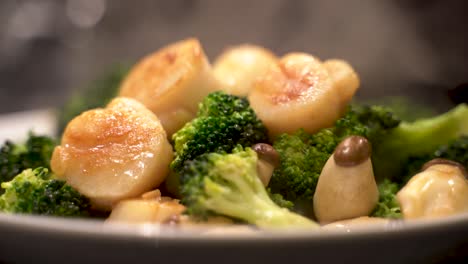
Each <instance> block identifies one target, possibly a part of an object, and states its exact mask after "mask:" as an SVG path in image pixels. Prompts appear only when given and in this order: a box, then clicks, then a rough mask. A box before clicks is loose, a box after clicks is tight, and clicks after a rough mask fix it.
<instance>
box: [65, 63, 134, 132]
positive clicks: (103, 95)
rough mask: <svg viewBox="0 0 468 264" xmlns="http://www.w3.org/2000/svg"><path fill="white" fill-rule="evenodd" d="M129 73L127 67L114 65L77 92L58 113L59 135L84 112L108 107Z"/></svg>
mask: <svg viewBox="0 0 468 264" xmlns="http://www.w3.org/2000/svg"><path fill="white" fill-rule="evenodd" d="M127 73H128V67H127V66H126V65H124V64H116V65H112V66H111V67H109V69H106V70H105V71H104V73H103V74H102V75H101V76H99V78H97V79H96V80H94V81H92V82H91V83H89V84H88V85H86V86H85V87H83V88H82V89H79V90H77V91H75V93H73V94H72V95H71V96H70V98H68V100H67V101H66V102H65V103H64V105H63V106H62V107H61V108H60V109H59V110H58V111H57V114H58V117H57V119H58V120H57V134H59V135H60V134H62V133H63V131H64V130H65V127H66V126H67V124H68V123H69V122H70V121H71V120H72V119H73V118H75V117H77V116H78V115H80V114H81V113H83V112H84V111H87V110H91V109H94V108H98V107H104V106H106V104H108V103H109V102H110V101H111V100H112V99H113V98H114V97H116V96H117V94H118V93H119V86H120V83H121V82H122V80H123V79H124V78H125V76H126V75H127Z"/></svg>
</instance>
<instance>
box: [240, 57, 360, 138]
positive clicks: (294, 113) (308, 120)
mask: <svg viewBox="0 0 468 264" xmlns="http://www.w3.org/2000/svg"><path fill="white" fill-rule="evenodd" d="M335 62H336V61H335ZM329 66H330V67H328V68H327V67H325V66H324V64H323V63H322V62H321V61H320V60H319V59H317V58H315V57H313V56H311V55H309V54H306V53H289V54H286V55H285V56H283V57H282V58H280V60H279V61H278V63H276V64H273V65H272V66H271V67H270V68H269V69H268V71H267V72H266V73H265V74H264V75H263V76H260V77H259V79H258V80H257V81H256V82H255V83H254V87H253V89H252V90H251V92H250V94H249V101H250V103H251V105H252V108H253V109H254V110H255V112H256V113H257V115H258V117H259V118H260V119H261V120H262V122H263V123H265V126H266V127H267V129H268V133H269V135H270V138H271V139H272V140H274V139H275V137H277V136H278V135H280V134H282V133H293V132H294V131H296V130H298V129H300V128H302V129H304V130H305V131H306V132H308V133H315V132H317V131H319V130H320V129H322V128H327V127H329V126H331V125H333V123H334V122H335V121H336V120H337V119H338V118H339V117H340V115H341V114H343V111H344V110H345V109H346V106H347V104H348V102H349V101H350V100H351V98H352V96H353V95H354V93H355V92H356V90H357V89H358V86H359V80H358V79H357V75H356V73H354V70H353V69H352V68H351V67H350V66H349V65H348V64H347V63H344V62H343V63H341V62H337V63H331V64H330V65H329ZM341 68H343V69H341Z"/></svg>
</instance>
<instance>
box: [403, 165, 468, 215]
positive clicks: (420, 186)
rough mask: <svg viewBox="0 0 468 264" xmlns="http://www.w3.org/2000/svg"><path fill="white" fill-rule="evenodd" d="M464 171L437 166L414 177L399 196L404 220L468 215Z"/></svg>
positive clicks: (458, 168) (447, 166)
mask: <svg viewBox="0 0 468 264" xmlns="http://www.w3.org/2000/svg"><path fill="white" fill-rule="evenodd" d="M462 170H464V169H462ZM462 170H461V169H460V167H458V166H452V165H449V164H436V165H432V166H430V167H429V168H427V169H425V170H424V171H422V172H420V173H418V174H416V175H414V176H413V177H412V178H411V179H410V181H409V182H408V183H407V184H406V185H405V187H403V188H402V189H401V190H400V191H399V192H398V193H397V199H398V202H399V203H400V206H401V212H402V214H403V217H404V218H405V219H415V218H437V217H444V216H449V215H454V214H458V213H466V212H468V181H467V180H466V178H465V175H464V171H462Z"/></svg>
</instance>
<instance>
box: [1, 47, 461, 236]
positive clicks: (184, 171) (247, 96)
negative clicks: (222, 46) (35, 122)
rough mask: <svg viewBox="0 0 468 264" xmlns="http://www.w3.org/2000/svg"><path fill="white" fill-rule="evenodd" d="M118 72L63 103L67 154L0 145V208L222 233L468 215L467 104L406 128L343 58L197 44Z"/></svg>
mask: <svg viewBox="0 0 468 264" xmlns="http://www.w3.org/2000/svg"><path fill="white" fill-rule="evenodd" d="M124 72H126V71H123V70H122V71H117V72H114V73H112V74H111V75H109V76H108V77H106V78H104V79H102V81H100V82H97V83H95V84H93V85H92V87H93V89H89V91H92V93H91V92H90V93H89V94H88V95H87V96H81V97H74V98H79V99H76V100H75V99H73V100H72V101H70V102H71V103H70V106H69V108H68V107H65V108H64V109H68V110H70V111H68V110H67V111H65V112H64V113H63V114H62V115H61V118H60V122H61V124H62V125H63V126H64V127H65V130H64V131H63V133H60V135H61V140H60V144H58V145H57V143H58V142H59V140H56V139H54V138H53V137H51V136H39V135H35V134H32V133H30V134H29V136H28V139H27V141H26V142H24V143H21V142H14V143H13V142H5V143H4V144H3V145H2V146H1V148H0V182H1V187H2V191H1V192H0V195H1V196H0V210H2V211H3V212H5V213H30V214H38V215H52V216H69V217H100V218H107V220H106V223H122V222H123V223H136V224H139V223H146V224H148V223H149V224H158V225H163V226H172V227H176V228H192V227H195V226H196V227H200V226H203V227H209V226H215V225H216V226H221V229H212V231H209V232H207V233H204V234H205V235H219V234H222V233H226V232H231V231H232V232H242V233H246V232H254V231H256V230H257V231H258V230H260V229H267V230H270V229H285V228H302V229H310V230H316V229H318V227H320V226H323V228H325V229H341V230H345V231H346V230H350V229H351V227H354V226H363V225H371V224H382V225H387V224H388V223H391V222H392V221H395V220H394V219H400V220H399V221H403V222H404V221H409V220H412V219H418V218H426V217H431V218H433V217H436V216H437V217H439V216H448V215H454V214H457V213H462V212H465V211H466V210H467V209H468V206H467V204H468V202H467V201H468V196H467V195H468V185H467V180H466V178H465V173H466V172H465V170H466V167H467V166H468V123H467V120H468V106H467V105H466V104H458V105H457V106H455V107H454V108H453V109H451V110H450V111H448V112H446V113H443V114H440V115H436V114H427V113H429V112H428V111H424V113H425V114H424V117H422V116H421V115H412V118H411V119H408V116H407V115H406V114H404V113H405V111H406V112H407V110H405V111H401V109H410V108H411V107H413V105H412V104H411V103H410V101H404V102H407V103H405V104H407V105H405V106H403V107H401V103H400V105H393V106H384V104H379V103H377V104H375V103H374V104H363V103H359V102H358V101H355V100H354V95H355V93H356V91H357V89H358V88H359V85H360V80H359V76H358V74H357V73H356V71H355V70H354V69H353V67H352V66H351V64H350V63H348V62H347V61H345V60H341V59H330V60H325V61H324V62H322V61H320V60H319V59H317V58H316V57H315V56H313V55H311V54H307V53H300V52H291V53H288V54H286V55H283V56H278V57H277V55H276V54H273V53H272V52H271V51H269V50H267V49H264V48H262V47H258V46H253V45H240V46H236V47H233V48H231V49H229V50H227V51H225V52H224V53H223V54H222V55H221V56H219V57H218V59H217V60H216V62H215V66H214V69H212V68H211V66H210V62H209V61H208V59H207V57H206V56H205V54H204V51H203V49H202V47H201V44H200V42H199V41H198V40H196V39H186V40H183V41H179V42H176V43H173V44H170V45H168V46H166V47H164V48H162V49H160V50H158V51H156V52H155V53H153V54H150V55H149V56H147V57H145V58H143V59H142V60H141V61H140V62H138V63H136V65H135V66H134V67H133V68H132V69H131V70H130V71H129V73H128V74H124ZM99 90H101V92H102V94H103V95H104V94H105V96H102V97H99V96H95V97H93V96H92V94H93V93H94V94H99V93H100V92H99ZM352 99H353V103H350V102H351V100H352ZM108 100H111V101H110V103H108V102H107V101H108ZM399 102H400V101H399ZM402 102H403V101H402ZM107 103H108V104H107ZM106 104H107V106H106ZM90 107H91V108H92V109H89V108H90ZM96 107H102V108H96ZM411 109H412V108H411ZM418 111H419V110H418ZM398 113H403V115H404V116H399V114H398ZM78 114H79V115H78ZM65 123H66V124H65ZM53 150H54V151H53ZM441 159H443V160H441ZM2 193H3V194H2ZM241 230H243V231H241Z"/></svg>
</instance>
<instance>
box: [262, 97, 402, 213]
mask: <svg viewBox="0 0 468 264" xmlns="http://www.w3.org/2000/svg"><path fill="white" fill-rule="evenodd" d="M399 122H400V121H399V119H397V118H396V117H395V116H394V115H393V114H392V113H391V111H390V110H389V109H386V108H383V107H379V106H372V107H368V106H359V107H358V106H353V107H352V108H350V109H349V110H348V112H347V113H346V114H345V116H344V117H342V118H340V119H339V120H337V121H336V123H335V126H334V127H332V128H327V129H323V130H321V131H319V132H318V133H316V134H312V135H311V134H308V133H306V132H304V131H303V130H298V131H297V132H296V133H295V134H293V135H288V134H282V135H280V136H279V137H278V138H277V139H276V140H275V142H274V143H273V147H274V148H275V149H276V151H278V153H279V154H280V161H281V162H280V163H281V165H280V167H279V168H278V169H276V170H275V171H274V173H273V176H272V178H271V181H270V184H269V187H270V188H271V190H272V192H273V193H279V194H282V195H283V196H284V198H285V199H287V200H290V201H292V202H293V203H294V204H295V205H296V208H295V209H296V210H297V211H300V212H302V213H305V214H309V212H308V211H309V210H310V206H311V205H312V198H313V195H314V192H315V187H316V185H317V181H318V177H319V176H320V173H321V171H322V168H323V166H324V165H325V162H326V161H327V160H328V158H329V157H330V156H331V155H332V153H333V151H334V150H335V147H336V146H337V145H338V144H339V143H340V142H341V141H342V140H343V139H344V138H345V137H347V136H350V135H359V136H364V137H366V138H369V139H378V138H380V137H383V136H384V135H385V134H386V131H387V130H389V129H391V128H394V127H396V126H397V125H398V124H399Z"/></svg>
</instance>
